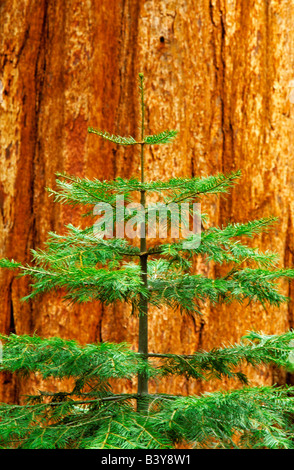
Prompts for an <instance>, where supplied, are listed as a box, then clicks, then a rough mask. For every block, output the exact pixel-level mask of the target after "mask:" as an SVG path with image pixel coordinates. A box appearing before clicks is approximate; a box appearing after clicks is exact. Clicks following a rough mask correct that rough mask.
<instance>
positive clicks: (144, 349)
mask: <svg viewBox="0 0 294 470" xmlns="http://www.w3.org/2000/svg"><path fill="white" fill-rule="evenodd" d="M139 80H140V93H141V116H142V123H141V143H140V146H141V183H144V114H145V113H144V108H145V105H144V76H143V74H141V73H140V74H139ZM140 202H141V205H142V206H143V208H144V211H145V207H146V192H145V190H143V189H142V190H141V201H140ZM147 259H148V255H147V243H146V221H145V217H144V222H142V223H141V233H140V267H141V279H142V281H143V284H144V286H145V287H146V289H147V287H148V285H147ZM139 353H140V354H142V355H144V357H145V358H146V359H147V357H148V300H147V299H146V297H144V296H143V295H142V294H141V295H140V307H139ZM147 394H148V377H147V376H146V375H145V374H138V395H142V396H143V395H147ZM147 406H148V405H147V403H146V401H145V400H144V401H142V400H140V398H139V399H138V402H137V410H138V411H142V410H144V409H146V407H147Z"/></svg>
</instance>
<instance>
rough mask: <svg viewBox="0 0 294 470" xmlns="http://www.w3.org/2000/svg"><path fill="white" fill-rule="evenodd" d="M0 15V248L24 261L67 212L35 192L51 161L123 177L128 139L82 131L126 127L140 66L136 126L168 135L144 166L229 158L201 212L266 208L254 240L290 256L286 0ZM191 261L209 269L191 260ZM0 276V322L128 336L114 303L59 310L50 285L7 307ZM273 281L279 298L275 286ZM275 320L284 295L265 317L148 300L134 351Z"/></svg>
mask: <svg viewBox="0 0 294 470" xmlns="http://www.w3.org/2000/svg"><path fill="white" fill-rule="evenodd" d="M0 14H1V27H0V28H1V29H0V41H1V77H0V78H1V84H0V108H1V123H0V125H1V176H0V234H1V235H0V254H1V256H5V257H8V258H13V259H15V260H19V261H22V262H28V261H29V260H30V249H31V248H34V247H40V246H42V244H43V243H44V241H45V239H46V234H47V232H48V231H49V230H56V231H58V232H60V231H62V230H63V226H64V224H66V223H69V222H71V223H76V224H78V223H79V211H78V210H76V209H75V210H73V209H70V208H69V207H66V206H59V205H56V204H54V203H53V201H52V199H51V198H49V197H48V193H46V192H45V190H44V188H45V187H48V186H49V187H54V181H55V179H54V173H55V172H56V171H63V170H64V171H66V172H68V173H72V174H75V175H79V176H86V177H88V178H94V177H96V178H105V179H106V178H113V177H115V176H122V177H131V176H134V175H138V163H139V155H137V153H136V151H135V150H132V149H129V148H120V149H118V148H116V147H114V146H112V145H111V144H110V143H107V142H103V141H101V140H99V139H98V138H96V137H95V136H94V135H88V134H87V127H88V126H93V127H97V128H101V129H103V130H107V131H110V132H114V133H119V134H121V135H123V134H126V135H129V134H131V135H135V134H136V133H137V117H138V112H139V108H138V92H137V75H138V72H140V71H143V72H144V74H145V77H146V100H147V129H146V132H147V133H153V132H158V131H160V130H164V129H166V128H177V129H178V130H179V137H178V139H177V140H176V142H175V143H174V144H173V145H170V146H162V147H160V148H156V149H155V148H154V149H153V150H150V149H149V150H148V151H147V164H146V167H147V168H146V173H147V174H146V177H147V178H149V179H165V178H168V177H171V176H194V175H207V174H213V173H216V172H218V171H222V172H229V171H231V170H234V169H237V168H240V169H241V170H242V173H243V179H242V182H241V183H240V184H239V185H238V186H236V188H235V189H234V190H233V191H232V194H231V195H230V196H229V197H228V198H227V199H219V200H217V199H214V198H210V199H207V200H204V201H203V206H202V210H203V211H207V212H208V214H209V215H210V217H211V222H212V223H213V224H218V225H219V224H222V223H226V221H227V220H233V221H241V222H243V221H246V220H248V219H252V218H259V217H262V216H265V215H269V214H273V215H275V216H278V217H279V218H280V219H279V224H278V225H277V227H276V229H275V230H274V231H273V232H272V234H271V235H265V236H263V237H262V238H261V239H260V240H259V241H258V242H257V244H258V245H259V246H260V247H261V248H262V249H274V250H276V251H278V252H279V253H280V255H281V260H282V262H284V263H285V265H286V266H290V265H293V255H292V253H293V250H294V246H293V236H292V233H293V220H294V217H293V209H294V198H293V181H294V179H293V168H294V165H293V160H294V147H293V139H294V138H293V135H294V132H293V131H294V120H293V119H294V110H293V106H294V103H293V101H294V99H293V90H294V82H293V80H294V76H293V70H294V67H293V66H294V52H293V51H294V47H293V46H294V28H293V25H292V23H293V16H294V1H293V0H285V1H283V2H280V1H278V0H246V1H245V0H244V1H243V0H233V1H228V0H210V1H209V0H200V1H197V2H196V1H194V0H179V1H170V2H166V1H163V0H146V1H144V0H137V1H131V0H115V1H114V0H107V1H106V0H99V1H94V0H92V1H91V0H90V1H88V2H78V1H76V0H70V1H69V2H67V4H66V7H65V6H64V2H61V1H60V0H56V1H55V2H48V1H45V0H41V1H38V2H37V1H34V0H33V1H30V2H29V1H27V0H20V1H15V0H13V1H9V2H8V1H2V4H1V6H0ZM195 269H197V270H198V271H199V272H203V273H206V274H207V275H210V276H212V275H215V274H217V273H219V272H221V270H220V269H219V268H216V267H213V266H206V265H204V264H203V263H202V262H201V261H200V260H197V261H196V265H195ZM0 276H1V277H0V280H1V292H2V296H1V298H0V305H1V306H0V311H1V315H0V330H1V331H2V332H5V333H9V332H16V333H17V334H23V333H33V332H36V333H37V334H39V335H42V336H53V335H60V336H62V337H65V338H77V339H79V340H80V341H81V342H82V343H85V342H91V341H97V340H98V341H99V340H101V339H103V340H108V341H122V340H123V341H128V342H129V343H131V344H133V345H134V347H137V326H138V325H137V323H138V322H137V319H136V318H133V317H130V312H129V310H128V309H127V308H126V307H124V306H114V307H111V308H107V309H106V308H102V307H101V306H100V304H99V303H93V304H92V305H83V306H71V307H68V305H67V304H66V303H64V302H62V300H61V296H60V297H56V296H55V295H54V294H52V295H46V296H45V297H43V298H40V299H38V300H37V301H34V302H31V303H29V304H23V303H21V302H20V300H19V299H20V298H21V297H22V296H23V295H25V294H26V293H27V292H28V288H29V287H28V283H29V281H28V280H26V279H15V277H14V276H13V275H12V274H10V273H8V272H7V271H5V272H3V271H1V272H0ZM282 289H283V291H284V292H285V293H286V294H293V288H292V287H291V286H288V285H287V284H284V285H282ZM289 327H293V304H292V303H290V304H289V305H287V306H283V307H281V308H280V309H269V310H268V311H267V312H265V311H264V310H263V309H262V307H259V306H251V307H250V308H248V309H245V308H244V307H241V306H237V305H233V306H231V307H228V306H223V307H218V308H213V309H212V308H210V307H209V305H207V306H206V307H205V310H204V316H203V320H202V321H200V320H197V321H193V320H192V319H190V318H186V317H181V316H180V314H178V313H175V312H170V311H168V310H166V309H161V310H152V311H151V313H150V348H149V349H150V350H153V351H156V352H172V351H173V352H179V353H181V352H182V353H191V352H193V351H194V350H195V349H197V348H199V347H202V348H205V349H209V348H211V347H214V346H218V345H220V344H222V343H223V342H228V341H230V342H234V341H237V340H239V339H240V337H241V336H242V335H243V334H245V333H246V331H247V330H249V329H258V330H263V331H264V332H266V333H279V332H282V331H285V330H287V329H288V328H289ZM252 380H253V383H259V384H265V383H271V382H272V381H273V380H275V376H274V373H273V371H270V370H266V371H264V370H262V371H259V372H257V373H252ZM34 383H35V382H34V381H27V382H26V383H24V382H19V381H17V380H16V379H15V378H11V377H9V376H6V377H4V378H3V380H2V388H1V393H2V395H1V400H5V401H16V400H18V399H19V396H20V395H22V394H23V393H28V391H29V390H31V389H32V388H33V387H34ZM223 385H224V386H226V384H223ZM131 386H132V385H131V384H130V383H128V384H127V385H124V387H125V388H127V389H130V388H131ZM152 386H153V389H156V390H160V391H163V390H165V391H168V392H171V393H172V392H178V391H179V390H181V391H182V390H184V391H186V392H187V393H193V392H197V391H199V390H200V389H201V388H203V387H202V386H200V385H199V384H194V383H187V382H185V381H184V379H180V380H178V381H173V380H169V381H166V382H164V383H162V384H160V385H157V384H153V385H152ZM214 386H215V384H213V385H211V386H208V385H207V386H205V389H210V388H212V387H214ZM53 387H57V385H54V386H53Z"/></svg>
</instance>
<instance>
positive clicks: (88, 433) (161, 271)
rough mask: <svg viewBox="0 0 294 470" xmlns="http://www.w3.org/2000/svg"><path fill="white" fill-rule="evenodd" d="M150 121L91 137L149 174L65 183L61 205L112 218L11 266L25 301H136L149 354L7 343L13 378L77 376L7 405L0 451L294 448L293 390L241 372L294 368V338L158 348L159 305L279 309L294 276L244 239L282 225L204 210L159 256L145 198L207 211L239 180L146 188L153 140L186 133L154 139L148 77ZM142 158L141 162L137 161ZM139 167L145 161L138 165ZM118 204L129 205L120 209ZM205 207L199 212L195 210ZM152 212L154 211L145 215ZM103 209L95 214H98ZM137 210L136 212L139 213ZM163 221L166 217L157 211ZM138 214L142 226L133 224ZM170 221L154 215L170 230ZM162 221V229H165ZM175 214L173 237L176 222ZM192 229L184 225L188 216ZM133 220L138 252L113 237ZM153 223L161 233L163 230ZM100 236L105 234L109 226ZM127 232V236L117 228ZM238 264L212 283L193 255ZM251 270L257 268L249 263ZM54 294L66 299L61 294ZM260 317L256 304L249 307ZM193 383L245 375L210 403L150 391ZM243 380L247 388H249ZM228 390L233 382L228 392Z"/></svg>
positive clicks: (7, 264) (193, 310)
mask: <svg viewBox="0 0 294 470" xmlns="http://www.w3.org/2000/svg"><path fill="white" fill-rule="evenodd" d="M139 89H140V100H141V101H140V104H141V125H140V136H139V139H138V140H135V138H133V137H121V136H116V135H111V134H109V133H107V132H102V131H99V130H95V129H92V128H89V132H90V133H94V134H96V135H98V136H100V137H101V138H102V139H106V140H108V141H110V142H112V143H114V144H118V145H126V146H129V145H135V146H138V148H139V149H140V158H141V177H140V178H139V179H131V180H124V179H122V178H116V179H115V180H113V181H100V180H93V181H90V180H88V179H80V178H77V177H75V176H69V175H66V174H58V175H57V177H58V179H57V190H49V191H50V193H51V194H52V195H53V197H54V199H55V201H57V202H60V203H64V204H73V205H77V204H82V205H85V206H86V207H87V210H88V209H89V207H92V210H91V213H92V214H93V207H94V208H95V207H96V208H97V204H101V203H103V204H104V206H98V207H106V206H105V205H107V207H109V208H110V211H109V213H108V214H107V211H105V214H104V218H102V220H103V223H102V222H101V219H100V225H99V227H100V228H99V227H98V228H97V225H95V224H94V225H93V223H91V224H90V226H89V227H88V228H86V229H81V228H79V227H75V226H73V225H68V226H67V232H66V234H65V235H58V234H57V233H49V236H48V240H47V243H46V248H45V249H44V250H40V249H39V250H33V253H32V254H33V262H32V264H31V265H23V264H21V263H18V262H15V261H13V260H7V259H2V260H0V266H1V267H2V268H10V269H15V270H17V271H18V272H19V274H20V275H24V276H25V275H29V276H31V278H32V279H33V284H32V289H31V292H30V294H29V295H28V296H27V297H26V299H28V298H34V297H35V296H36V295H40V294H42V293H44V292H48V291H52V290H53V291H54V290H58V289H63V290H65V292H66V295H65V297H66V298H67V299H69V300H70V301H72V302H90V301H92V300H99V301H101V302H102V303H104V304H106V305H109V304H115V303H117V302H127V303H129V304H130V305H131V306H132V314H133V315H138V316H139V332H138V334H139V336H138V338H139V350H138V352H135V351H133V350H132V349H131V346H130V345H128V344H125V343H122V344H112V343H108V342H103V343H97V344H87V345H84V346H81V345H79V344H78V343H77V342H76V341H73V340H70V339H69V340H64V339H60V338H56V337H53V338H49V339H48V338H40V337H39V336H36V335H32V336H30V335H21V336H18V335H15V334H10V335H8V336H7V335H4V334H3V335H1V336H0V339H1V341H2V344H3V358H2V361H1V363H0V370H1V371H6V372H7V371H8V372H10V373H17V374H22V375H28V374H33V373H35V374H38V375H39V376H40V377H42V378H44V379H50V377H55V378H58V379H63V378H71V379H73V381H74V386H73V388H72V389H71V390H68V392H67V393H65V392H62V393H61V392H59V393H50V392H48V391H47V392H46V391H41V392H39V393H38V394H36V395H32V396H29V397H27V401H26V403H25V405H16V404H15V405H11V404H5V403H2V404H0V446H1V448H30V449H38V448H47V449H55V448H67V449H72V448H86V449H89V448H95V449H96V448H98V449H116V448H119V449H172V448H174V447H175V446H176V445H177V446H181V444H182V443H186V445H187V444H188V445H189V446H190V447H191V448H293V447H294V441H293V431H294V427H293V419H292V415H293V412H294V397H293V392H294V388H293V387H288V386H287V387H286V386H285V387H278V386H272V387H271V386H263V387H251V386H250V383H249V381H248V378H247V376H246V375H245V374H244V372H242V366H244V365H248V364H250V365H252V366H254V367H260V365H267V366H269V367H270V366H273V365H275V366H276V367H283V368H286V369H287V370H292V362H293V358H292V354H293V353H292V349H293V348H292V347H291V345H292V344H293V343H292V342H293V340H294V332H292V331H288V332H285V333H284V334H280V335H271V336H269V335H265V334H262V333H258V332H249V333H248V334H247V335H246V336H245V337H244V338H242V340H241V342H240V343H239V344H234V345H230V346H228V347H223V348H215V349H213V350H212V351H203V350H201V351H196V352H195V353H194V354H192V355H180V354H161V353H160V352H157V353H156V352H149V351H148V308H149V306H155V307H157V308H159V309H160V308H161V307H162V306H164V305H165V306H167V307H170V308H174V309H180V311H181V312H183V313H186V314H189V315H201V308H202V306H203V303H204V302H207V301H210V302H211V304H217V303H230V302H240V303H244V304H245V303H246V305H247V304H250V303H251V302H258V303H261V304H262V305H264V306H266V305H267V304H269V305H273V306H276V307H279V305H280V304H281V303H283V302H287V301H288V298H287V297H285V296H284V295H282V294H281V293H280V292H279V288H278V285H277V281H279V279H282V278H286V279H288V280H291V279H292V278H293V277H294V270H293V269H280V268H278V256H277V255H276V254H275V253H272V252H268V251H267V252H264V253H263V252H260V251H259V250H258V249H254V248H251V247H249V246H247V245H246V244H244V243H243V242H242V240H244V238H245V237H249V238H250V237H252V236H254V235H257V234H259V233H262V232H263V231H266V230H267V229H269V228H270V227H271V225H272V224H273V223H274V222H275V219H274V218H263V219H261V220H254V221H250V222H247V223H243V224H241V223H240V224H238V223H231V224H228V225H227V226H225V227H209V223H208V221H207V219H206V217H205V216H204V215H201V214H200V213H198V215H197V217H198V219H200V218H201V226H202V233H201V234H200V233H199V230H198V231H196V233H194V234H192V235H190V237H189V238H188V239H183V238H181V237H179V238H178V241H177V242H172V243H168V242H165V243H162V244H158V245H156V246H152V247H149V246H148V243H147V241H148V240H147V229H148V228H149V227H150V223H149V224H148V222H149V220H150V219H149V217H150V214H151V212H152V210H151V211H150V207H149V205H148V207H147V202H146V201H147V199H146V197H147V195H148V194H149V195H150V194H154V193H155V194H156V195H157V197H162V202H163V203H164V204H165V205H168V204H174V205H179V204H181V203H186V204H189V210H190V215H191V216H192V215H193V214H194V212H193V211H192V205H193V203H200V201H201V198H202V197H203V196H207V195H210V194H214V195H215V194H216V195H222V194H224V193H227V192H228V191H229V189H230V188H231V187H232V185H233V184H234V183H235V182H237V181H238V180H239V178H240V172H238V171H237V172H234V173H231V174H217V175H214V176H207V177H203V178H200V177H194V178H172V179H170V180H168V181H164V182H163V181H145V178H144V149H145V147H146V145H161V144H168V143H169V142H171V141H172V140H173V139H174V138H175V137H176V134H177V132H176V131H174V130H171V131H168V130H167V131H163V132H160V133H159V134H157V135H150V136H146V135H145V129H144V110H145V104H144V76H143V74H139ZM138 163H139V162H138ZM138 166H139V165H138ZM138 194H139V196H140V204H141V206H140V207H141V210H139V209H138V210H137V211H135V212H132V210H127V209H126V210H123V212H124V213H123V214H121V212H122V206H117V200H118V199H120V198H121V199H122V198H124V203H130V202H131V201H135V202H137V203H138V199H139V198H138ZM118 207H119V209H118ZM197 207H198V206H197ZM142 208H143V209H142ZM94 212H95V211H94ZM134 214H135V216H134ZM153 215H154V214H153ZM134 217H135V222H134ZM159 219H160V217H159V214H158V213H157V212H156V213H155V219H154V218H153V219H152V220H153V221H154V220H155V221H156V222H158V223H159V222H160V220H159ZM161 222H162V221H161ZM172 222H173V221H172V216H171V213H170V212H168V213H167V218H166V221H164V222H163V223H164V224H165V227H164V228H165V229H166V230H167V231H168V230H169V229H170V228H171V226H172ZM180 222H181V223H184V221H183V216H181V218H180ZM121 223H123V224H124V225H125V224H127V223H129V224H131V225H132V224H133V227H136V228H137V229H138V233H139V234H140V237H138V238H139V240H140V244H139V246H136V243H134V242H133V241H132V240H129V239H127V238H124V237H123V236H121V233H115V234H113V235H115V236H112V237H111V236H109V237H107V236H105V231H106V229H108V230H110V232H111V231H112V230H113V227H116V231H118V229H117V227H120V225H119V224H121ZM151 228H152V227H151ZM99 230H100V231H99ZM119 230H120V229H119ZM195 256H200V257H202V258H203V259H204V260H206V261H207V262H214V263H217V264H221V265H224V266H225V267H227V272H226V274H225V275H224V276H222V277H219V278H216V279H210V278H207V277H205V276H203V275H201V274H193V273H192V267H193V259H194V258H195ZM244 261H246V266H245V264H244ZM53 295H54V294H53ZM247 308H250V305H249V306H247ZM166 376H173V377H176V376H185V377H186V378H187V380H188V379H189V380H211V379H215V378H217V379H219V380H220V384H221V380H222V379H224V378H235V379H236V381H237V383H239V386H238V387H237V388H236V389H233V390H231V391H221V390H220V391H218V392H215V393H204V394H202V395H200V396H198V395H197V396H182V395H181V394H178V395H170V394H152V393H150V392H149V391H148V381H149V379H150V378H155V379H156V380H161V378H163V377H166ZM136 377H137V378H138V389H137V391H136V392H135V393H132V394H126V393H120V394H117V393H114V392H113V389H112V387H111V385H110V383H113V380H114V379H116V380H120V379H134V378H136ZM240 384H241V385H240ZM220 389H221V386H220Z"/></svg>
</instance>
